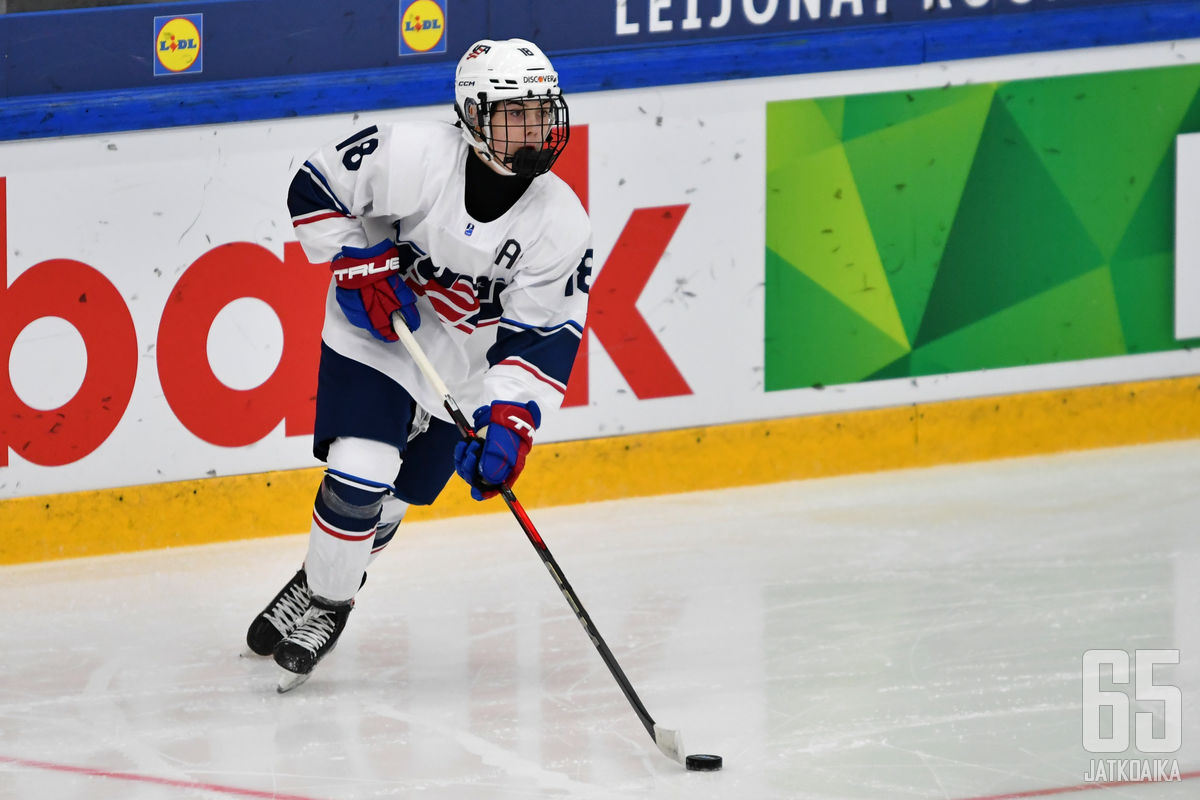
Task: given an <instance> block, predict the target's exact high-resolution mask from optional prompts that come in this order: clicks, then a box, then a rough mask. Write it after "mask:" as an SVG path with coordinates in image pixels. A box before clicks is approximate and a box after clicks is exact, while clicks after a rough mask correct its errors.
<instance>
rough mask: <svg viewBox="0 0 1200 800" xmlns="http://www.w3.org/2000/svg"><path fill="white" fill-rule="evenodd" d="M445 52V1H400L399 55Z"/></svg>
mask: <svg viewBox="0 0 1200 800" xmlns="http://www.w3.org/2000/svg"><path fill="white" fill-rule="evenodd" d="M444 52H446V0H412V2H406V0H400V55H402V56H411V55H417V54H420V53H444Z"/></svg>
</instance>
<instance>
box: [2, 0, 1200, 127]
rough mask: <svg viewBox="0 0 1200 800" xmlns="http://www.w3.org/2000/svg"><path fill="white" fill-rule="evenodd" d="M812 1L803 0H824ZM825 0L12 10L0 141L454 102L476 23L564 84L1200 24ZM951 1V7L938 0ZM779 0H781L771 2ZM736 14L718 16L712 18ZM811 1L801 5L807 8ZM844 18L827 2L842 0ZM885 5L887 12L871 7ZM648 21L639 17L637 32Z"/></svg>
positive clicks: (1069, 44)
mask: <svg viewBox="0 0 1200 800" xmlns="http://www.w3.org/2000/svg"><path fill="white" fill-rule="evenodd" d="M812 1H813V0H809V2H812ZM854 2H855V0H820V14H821V16H820V18H819V19H815V20H814V19H808V18H807V17H805V16H804V15H803V14H802V15H801V18H800V19H798V20H794V21H793V20H790V19H789V14H788V9H789V8H790V3H789V0H778V2H774V0H755V2H753V3H751V4H750V8H752V9H760V10H765V9H768V8H771V7H774V8H776V13H775V14H774V15H773V16H772V17H771V18H770V19H769V20H766V21H765V22H763V24H759V25H754V24H752V23H751V22H750V21H749V20H748V19H747V17H746V15H745V12H744V10H743V8H744V7H743V3H742V2H740V0H732V2H731V0H694V7H695V9H696V14H695V19H696V21H697V23H698V24H699V27H697V28H696V29H695V30H686V29H684V28H683V22H684V20H685V16H686V13H687V10H688V9H689V8H690V7H692V6H691V5H689V0H674V1H673V4H669V5H667V6H666V7H665V9H663V10H662V11H661V13H660V20H661V21H662V24H660V25H659V27H662V26H663V25H665V23H666V22H669V23H670V25H671V29H670V30H668V31H660V32H657V33H655V32H651V31H650V30H649V28H650V24H649V23H650V19H649V16H648V14H649V3H648V1H647V0H629V2H628V4H627V5H626V6H624V10H620V9H621V8H622V7H621V6H620V5H619V4H618V3H616V2H606V1H593V0H589V2H586V3H584V2H579V3H575V2H562V0H492V1H491V2H488V0H444V5H445V8H446V14H447V16H446V20H445V25H446V28H445V29H446V34H445V35H446V40H447V47H446V52H445V53H442V54H436V55H434V54H429V55H415V56H414V55H410V56H403V55H400V53H399V46H398V42H399V24H400V12H401V9H402V8H403V7H404V6H406V5H407V0H356V1H355V2H330V0H207V2H175V3H169V4H152V5H138V6H121V7H112V8H102V9H89V10H85V11H72V12H44V13H36V14H10V15H5V16H2V17H0V48H3V51H4V53H5V54H6V59H5V62H4V63H5V66H4V89H5V97H4V99H3V100H0V139H6V140H11V139H19V138H31V137H45V136H62V135H70V134H81V133H100V132H106V131H117V130H131V129H141V128H158V127H170V126H176V125H196V124H211V123H221V122H234V121H246V120H256V119H271V118H282V117H292V116H298V115H309V114H323V113H335V112H346V111H367V110H372V109H381V108H398V107H407V106H422V105H432V104H439V103H449V102H450V101H451V97H452V88H451V87H452V81H451V70H452V68H453V64H454V63H455V62H456V61H457V59H458V56H459V55H460V54H461V53H462V52H463V51H464V50H465V49H466V47H467V46H468V45H469V44H470V43H471V42H473V41H475V40H476V39H479V38H485V37H493V38H504V37H508V36H518V35H521V36H526V37H528V38H532V39H534V40H535V41H538V42H539V44H542V45H543V47H544V48H545V49H546V50H547V51H548V52H549V53H550V54H551V55H552V56H553V57H554V60H555V64H556V66H557V67H558V69H559V72H560V74H561V77H562V82H563V85H564V87H565V88H566V90H567V91H568V92H580V91H597V90H604V89H620V88H631V87H645V86H655V85H670V84H678V83H694V82H701V81H712V80H726V79H731V78H750V77H762V76H771V75H788V74H802V73H811V72H822V71H830V70H845V69H862V68H870V67H883V66H899V65H910V64H919V63H922V62H926V61H938V60H948V59H960V58H972V57H981V56H994V55H1005V54H1011V53H1026V52H1035V51H1048V50H1064V49H1071V48H1077V47H1089V46H1095V45H1114V44H1128V43H1134V42H1143V41H1161V40H1169V39H1182V38H1191V37H1200V0H1157V1H1156V2H1129V0H1030V1H1029V2H1028V4H1017V3H1015V2H1013V0H991V2H989V3H988V4H987V5H986V6H984V7H983V8H981V9H975V10H972V9H971V8H970V7H969V6H967V5H966V4H965V3H964V2H963V0H935V2H933V3H932V6H933V8H932V9H931V10H930V11H929V12H926V11H924V10H923V8H924V5H923V2H922V0H890V2H889V1H888V0H861V2H859V7H860V8H861V9H862V10H863V13H862V14H861V15H860V16H854V15H853V14H852V13H851V10H852V9H853V8H854ZM942 2H949V3H950V8H948V9H945V8H941V7H940V5H939V4H940V3H942ZM772 3H773V5H772ZM726 4H728V6H729V11H730V13H729V15H728V21H727V22H726V23H725V24H724V25H723V26H722V27H720V28H714V27H713V18H714V17H718V21H719V16H723V14H722V9H724V8H725V5H726ZM806 7H807V5H806V4H805V3H800V4H799V5H798V8H799V9H801V10H803V9H804V8H806ZM835 8H836V9H839V11H840V13H839V16H837V17H833V16H832V11H833V9H835ZM879 10H884V13H882V14H880V13H876V12H877V11H879ZM194 13H202V14H203V15H204V31H203V34H204V35H203V48H204V62H203V63H204V71H203V72H202V73H199V74H189V75H166V76H159V77H155V76H154V75H153V63H154V44H155V43H154V35H153V33H154V29H153V20H154V18H155V17H156V16H162V15H178V14H194ZM634 26H636V27H637V32H636V33H621V32H620V31H621V30H625V31H630V30H632V28H633V27H634Z"/></svg>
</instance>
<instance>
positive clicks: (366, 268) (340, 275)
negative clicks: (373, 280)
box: [333, 256, 400, 281]
mask: <svg viewBox="0 0 1200 800" xmlns="http://www.w3.org/2000/svg"><path fill="white" fill-rule="evenodd" d="M399 269H400V259H399V258H397V257H396V256H392V257H391V258H389V259H388V260H387V261H384V262H383V263H382V264H375V263H367V264H355V265H354V266H353V267H344V268H342V269H335V270H334V271H333V277H334V279H335V280H339V281H343V280H346V279H348V278H360V277H362V276H363V275H378V274H379V273H381V272H396V271H397V270H399Z"/></svg>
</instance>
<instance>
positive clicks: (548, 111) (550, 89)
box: [454, 39, 571, 178]
mask: <svg viewBox="0 0 1200 800" xmlns="http://www.w3.org/2000/svg"><path fill="white" fill-rule="evenodd" d="M530 100H537V101H541V102H540V109H541V110H542V111H543V112H544V115H543V116H542V117H541V119H542V121H543V124H542V126H541V129H542V133H541V135H540V137H538V136H536V135H535V140H536V138H541V142H540V145H539V146H537V147H535V146H533V145H531V144H529V139H528V138H527V135H526V133H525V128H524V127H521V128H520V129H519V131H518V133H516V134H513V133H511V132H510V129H509V128H508V127H507V126H506V127H505V128H504V129H503V130H492V124H491V116H492V111H493V110H494V109H495V107H496V106H497V105H498V104H501V103H504V102H506V101H530ZM454 110H455V111H456V112H457V113H458V118H459V120H460V121H461V123H462V125H461V127H462V132H463V138H465V139H466V140H467V143H468V144H470V145H471V146H472V147H473V148H475V149H476V150H477V151H479V153H480V154H481V155H482V156H483V157H484V158H485V159H487V160H488V161H490V162H492V163H493V164H495V165H496V167H497V168H498V170H499V171H500V172H502V173H503V174H506V175H519V176H521V177H527V178H532V177H535V176H537V175H541V174H543V173H546V172H549V171H550V167H552V166H553V165H554V162H555V160H556V159H557V158H558V156H559V154H560V153H561V152H562V151H563V148H565V147H566V146H567V138H568V137H569V136H570V134H571V123H570V118H569V116H568V114H567V103H566V100H565V99H563V94H562V89H560V88H559V86H558V73H557V72H555V70H554V66H553V65H552V64H551V63H550V59H548V58H546V54H545V53H543V52H542V51H541V49H540V48H539V47H538V46H537V45H536V44H534V43H533V42H529V41H526V40H525V39H505V40H503V41H493V40H491V39H483V40H481V41H478V42H476V43H475V44H473V45H471V46H470V47H469V48H467V52H466V53H465V54H464V55H463V57H462V58H461V59H459V61H458V68H457V69H456V70H455V72H454ZM514 135H519V136H520V137H521V141H522V144H521V145H520V146H516V145H515V143H514V145H512V146H510V144H509V142H508V137H509V136H514Z"/></svg>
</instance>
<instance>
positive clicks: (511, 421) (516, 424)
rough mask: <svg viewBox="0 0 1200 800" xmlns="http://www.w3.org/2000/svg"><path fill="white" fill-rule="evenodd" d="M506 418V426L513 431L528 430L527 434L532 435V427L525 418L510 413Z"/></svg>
mask: <svg viewBox="0 0 1200 800" xmlns="http://www.w3.org/2000/svg"><path fill="white" fill-rule="evenodd" d="M506 419H507V421H508V427H510V428H512V429H513V430H514V431H528V432H529V435H530V436H533V431H534V427H533V426H532V425H530V424H529V423H528V422H526V421H525V420H523V419H521V418H520V417H518V416H514V415H512V414H510V415H508V416H507V417H506Z"/></svg>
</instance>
